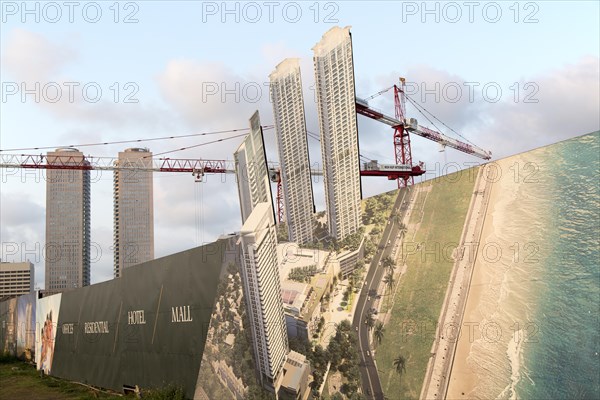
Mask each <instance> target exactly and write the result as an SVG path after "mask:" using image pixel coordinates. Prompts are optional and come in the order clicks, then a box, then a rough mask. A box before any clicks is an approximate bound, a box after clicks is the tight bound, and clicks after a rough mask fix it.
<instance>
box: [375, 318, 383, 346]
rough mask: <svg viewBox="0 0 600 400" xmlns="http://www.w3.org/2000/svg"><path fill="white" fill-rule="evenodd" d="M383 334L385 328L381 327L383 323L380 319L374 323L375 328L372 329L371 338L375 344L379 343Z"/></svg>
mask: <svg viewBox="0 0 600 400" xmlns="http://www.w3.org/2000/svg"><path fill="white" fill-rule="evenodd" d="M384 334H385V328H384V327H383V324H382V323H381V321H377V323H375V329H374V330H373V338H374V339H375V342H377V344H381V341H382V340H383V336H384Z"/></svg>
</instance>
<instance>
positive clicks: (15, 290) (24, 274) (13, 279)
mask: <svg viewBox="0 0 600 400" xmlns="http://www.w3.org/2000/svg"><path fill="white" fill-rule="evenodd" d="M34 281H35V270H34V268H33V264H32V263H31V262H29V261H25V262H0V298H2V297H16V296H20V295H22V294H28V293H31V292H33V290H34V289H33V285H34Z"/></svg>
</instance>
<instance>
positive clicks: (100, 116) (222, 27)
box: [0, 1, 600, 285]
mask: <svg viewBox="0 0 600 400" xmlns="http://www.w3.org/2000/svg"><path fill="white" fill-rule="evenodd" d="M22 4H24V3H22V2H2V6H1V7H2V25H1V28H0V35H1V41H0V44H1V49H0V55H1V58H2V63H1V70H0V72H1V77H0V78H1V81H2V85H3V86H2V102H1V104H0V113H1V116H0V148H1V149H7V148H20V147H34V146H54V145H67V144H76V143H89V142H96V141H100V140H102V141H110V140H124V139H128V138H130V139H138V138H148V137H158V136H165V135H179V134H187V133H193V132H199V131H210V130H218V129H233V128H243V127H247V126H248V119H249V117H250V115H251V114H252V112H253V111H254V110H255V109H258V110H259V111H260V112H261V118H262V122H263V124H265V125H268V124H272V121H273V120H272V111H271V106H270V104H269V101H268V88H267V86H266V85H265V83H266V82H268V74H269V73H270V72H271V71H272V70H273V69H274V68H275V66H276V65H277V63H279V62H280V61H282V60H283V59H284V58H286V57H299V58H300V59H301V66H302V74H303V82H304V86H305V98H304V102H305V106H306V114H307V125H308V129H309V130H311V131H312V132H318V124H317V120H316V107H315V104H314V101H313V99H312V97H311V91H310V86H311V85H312V83H313V81H314V76H313V71H312V51H311V48H312V47H313V46H314V45H315V44H316V43H317V42H318V40H319V39H320V38H321V36H322V35H323V33H324V32H326V31H327V30H328V29H329V28H331V27H332V26H335V25H340V26H346V25H351V26H352V35H353V48H354V62H355V73H356V90H357V94H358V95H359V96H361V95H363V96H366V95H370V94H372V93H375V92H377V91H378V90H381V89H383V88H385V87H389V86H391V85H392V84H394V83H396V82H397V79H398V77H399V76H405V77H406V78H407V80H408V81H409V82H414V83H415V85H417V86H415V87H418V88H429V89H435V87H436V84H437V85H439V87H440V88H443V87H445V85H451V86H453V87H455V86H459V87H461V88H462V89H463V92H462V95H461V96H460V98H459V99H458V101H448V96H449V95H448V93H453V92H446V95H447V96H444V93H442V91H441V89H440V90H439V91H437V93H438V94H440V93H441V98H440V99H439V100H438V101H436V99H435V97H434V95H427V96H425V97H423V96H422V94H423V93H422V91H421V90H419V91H417V92H415V93H414V94H413V98H414V99H415V100H417V101H419V102H420V103H422V105H424V106H425V107H426V108H427V109H428V110H430V111H432V112H433V113H434V114H435V115H436V116H438V117H440V119H442V121H444V122H445V123H447V124H448V125H449V126H451V127H453V128H454V129H456V130H458V131H459V132H461V134H463V135H464V136H465V137H467V138H468V139H469V140H471V141H473V142H474V143H476V144H477V145H479V146H480V147H483V148H485V149H489V150H492V152H493V153H494V156H495V158H497V157H503V156H508V155H511V154H514V153H517V152H521V151H525V150H528V149H531V148H534V147H538V146H541V145H545V144H549V143H552V142H555V141H557V140H561V139H565V138H568V137H572V136H576V135H579V134H583V133H587V132H589V131H593V130H597V129H598V127H599V115H598V108H599V100H598V92H599V89H600V88H599V78H598V74H599V73H598V71H599V70H598V62H599V61H598V60H599V56H600V54H599V51H600V50H599V49H600V42H599V37H600V27H599V17H598V16H599V14H600V10H599V3H598V2H596V1H580V2H566V1H565V2H561V1H547V2H514V1H509V2H474V3H469V2H427V3H424V2H421V1H419V2H391V1H389V2H388V1H379V2H377V1H376V2H365V1H352V2H320V3H315V2H252V3H244V2H229V3H227V5H226V6H224V3H223V2H192V1H179V2H164V1H137V2H120V3H115V2H112V1H110V2H97V3H89V2H78V3H77V6H76V7H75V9H74V13H73V22H72V23H71V22H69V15H68V13H69V9H68V8H67V7H66V6H65V5H64V4H63V3H62V2H57V3H53V4H56V5H57V6H56V7H55V8H53V7H54V6H47V5H45V4H46V3H39V2H27V3H26V4H27V7H28V8H29V9H31V10H34V11H33V14H23V8H22ZM36 4H37V6H36ZM115 4H116V6H115ZM469 4H472V7H473V8H471V9H470V8H469V7H470V6H469ZM35 7H37V10H39V12H37V15H36V11H35V10H36V8H35ZM44 7H46V8H44ZM224 7H227V8H228V9H229V10H233V12H232V13H229V14H225V13H224ZM269 7H272V10H273V14H272V21H270V20H269ZM84 8H85V9H86V10H87V13H85V14H84V13H83V9H84ZM98 8H99V9H100V10H101V12H102V15H101V16H100V17H99V20H98V22H96V23H91V22H88V21H87V20H86V18H87V19H88V20H93V19H94V17H95V10H96V9H98ZM117 8H118V9H119V14H118V16H117V19H118V21H119V22H117V23H115V22H114V19H115V17H116V15H115V10H116V9H117ZM424 8H427V10H430V11H431V10H432V12H430V13H429V14H425V13H424V11H425V10H424ZM56 10H60V12H61V15H62V17H61V18H60V19H58V18H56V19H57V21H56V22H54V23H53V22H51V21H50V20H52V19H55V16H56V15H57V14H56ZM257 10H260V12H261V15H262V16H261V18H256V16H257V14H256V11H257ZM284 10H285V11H284ZM298 10H300V14H297V11H298ZM317 10H318V15H317V14H316V11H317ZM470 10H471V11H472V15H471V16H472V22H471V21H469V17H470V16H469V12H470ZM497 10H500V13H501V14H497ZM457 11H458V12H460V18H458V14H457ZM517 11H518V12H517ZM127 15H130V18H133V19H137V22H134V23H124V19H125V18H126V16H127ZM36 17H38V18H39V22H36V21H35V18H36ZM236 18H238V19H239V22H236ZM436 18H437V20H438V21H436ZM315 19H316V20H317V21H316V22H315ZM515 19H516V21H515ZM23 20H25V22H23ZM295 20H297V21H296V22H294V21H295ZM453 20H458V21H457V22H452V21H453ZM495 20H497V21H496V22H494V21H495ZM253 21H255V22H253ZM526 21H527V22H526ZM36 82H39V84H40V85H41V87H43V86H44V85H45V84H48V83H49V82H57V83H58V84H59V85H62V88H63V95H64V96H63V98H62V99H61V100H60V101H58V102H56V103H52V102H50V101H48V99H46V98H44V96H42V98H41V100H40V101H39V102H36V101H34V99H33V96H32V95H29V96H26V97H25V101H22V98H21V93H16V94H10V93H9V92H8V89H9V88H14V87H15V86H14V85H15V84H16V85H17V86H18V87H19V88H20V87H21V86H20V85H21V84H25V85H26V87H28V88H33V87H35V86H34V85H35V83H36ZM64 82H77V83H78V84H79V87H82V86H83V85H85V84H89V83H94V85H95V86H97V87H100V88H101V89H102V96H101V97H100V100H99V101H98V102H97V103H91V102H89V101H86V100H85V99H84V98H82V95H81V93H80V92H78V91H77V90H76V91H75V98H74V101H73V102H69V101H65V96H66V94H67V91H66V90H67V89H66V87H65V86H64V85H63V83H64ZM115 82H117V86H118V87H119V95H120V96H119V99H118V101H117V102H115V101H114V98H113V96H114V93H115V92H114V89H113V90H111V87H113V88H114V86H113V85H114V83H115ZM128 82H130V83H132V84H134V87H135V88H137V92H136V93H135V95H134V96H133V98H134V99H137V100H138V102H137V103H125V102H124V101H123V100H124V97H123V96H124V95H125V94H127V93H131V90H129V89H131V88H132V86H129V87H128V88H129V89H127V88H126V87H125V86H124V85H125V84H126V83H128ZM464 82H471V85H472V87H473V88H474V92H473V94H474V98H473V99H472V101H471V99H468V92H467V90H468V86H466V85H465V83H464ZM207 85H208V86H207ZM210 85H216V87H219V88H227V89H229V90H233V91H234V92H236V87H238V88H240V89H239V90H237V92H236V94H239V97H240V98H239V99H238V100H239V101H236V99H235V98H234V97H235V95H234V94H230V95H227V96H225V98H224V99H223V98H222V97H221V95H222V92H220V89H219V93H216V94H214V95H209V94H208V93H207V92H206V90H205V89H206V88H208V87H209V86H210ZM236 85H237V86H236ZM486 85H487V86H486ZM525 85H529V86H525ZM210 87H215V86H210ZM256 87H259V88H260V87H262V90H261V91H260V92H256V91H255V92H252V91H251V90H250V89H252V88H256ZM483 87H492V89H494V88H500V90H501V91H502V93H501V94H499V95H498V96H497V97H494V96H495V94H494V92H488V93H483V91H482V88H483ZM243 88H247V89H248V90H250V91H249V92H243ZM517 89H518V94H519V96H518V97H517V98H515V93H516V91H517ZM490 93H491V95H490ZM244 94H246V96H244ZM452 95H454V94H452ZM486 95H487V96H488V97H487V98H486ZM490 96H492V97H493V100H497V101H490ZM527 96H529V97H527ZM450 100H452V99H450ZM525 100H536V101H537V102H535V103H529V102H526V101H525ZM373 105H374V106H376V107H378V108H381V109H384V110H386V111H387V112H389V113H392V112H393V109H392V107H391V105H392V103H391V97H390V94H389V93H388V94H387V95H383V96H380V97H379V98H377V99H374V100H373ZM409 113H410V114H411V115H412V114H414V115H415V116H416V117H418V118H419V121H420V122H426V121H425V120H424V119H423V117H422V116H420V115H418V114H417V112H416V110H414V109H411V108H409ZM444 133H449V134H451V132H447V131H445V132H444ZM268 135H270V136H268ZM267 136H268V137H267V138H266V140H267V146H268V153H269V157H270V158H271V159H273V160H276V149H275V146H274V141H273V138H272V136H273V134H272V131H271V133H267ZM359 136H360V146H361V153H363V154H366V155H369V156H370V157H371V158H378V159H380V160H382V161H386V162H391V161H392V158H393V150H392V146H391V132H390V130H389V129H388V128H386V127H385V126H379V125H377V124H376V123H373V122H371V121H364V120H362V118H361V119H359ZM202 141H205V139H202V138H200V139H198V138H196V139H193V140H192V139H186V140H181V141H177V142H170V143H169V142H164V143H163V142H161V143H158V142H153V143H152V144H151V145H149V147H150V148H151V150H153V151H154V152H155V153H156V152H160V151H164V150H168V149H172V148H176V147H182V146H186V145H193V144H197V143H201V142H202ZM240 141H241V139H236V140H229V141H226V142H222V143H220V144H219V145H214V146H206V147H201V148H199V149H196V150H194V151H185V152H180V153H173V154H172V155H170V156H171V157H194V158H216V159H220V158H226V159H231V157H232V153H233V151H234V150H235V148H236V147H237V146H238V145H239V143H240ZM122 148H123V146H103V147H95V148H86V153H89V154H92V155H98V156H116V154H117V152H118V151H119V150H122ZM34 153H36V154H37V153H39V152H34ZM319 158H320V153H319V148H318V144H317V143H312V142H311V161H312V162H320V160H319ZM413 158H414V159H415V160H423V161H426V162H427V165H428V168H429V166H435V163H444V162H457V163H459V164H460V165H464V164H463V163H464V162H474V161H478V160H477V159H472V158H470V157H467V156H464V155H461V154H459V153H456V152H454V151H451V150H447V151H446V152H445V153H440V152H438V148H437V146H436V145H435V144H432V143H428V142H426V141H424V140H419V138H417V139H415V140H413ZM432 168H433V167H432ZM438 170H443V167H440V168H438ZM213 178H215V177H209V181H208V182H207V183H205V184H194V183H193V180H192V178H191V177H189V176H187V174H186V175H179V174H172V175H166V174H162V175H158V174H157V175H156V177H155V208H156V211H155V224H156V226H155V232H156V255H157V256H162V255H167V254H170V253H172V252H175V251H180V250H184V249H186V248H189V247H192V246H194V245H197V244H199V242H202V241H211V240H214V239H215V238H216V237H217V236H218V235H219V234H221V233H224V232H230V231H233V230H236V229H239V216H238V215H239V212H238V204H237V194H236V190H235V181H234V180H233V179H232V178H231V177H229V178H227V177H226V178H225V182H222V179H221V178H220V177H216V178H215V179H213ZM211 179H212V180H211ZM38 181H39V182H38ZM111 181H112V176H110V174H103V175H101V176H98V179H97V181H96V182H95V183H94V184H93V187H92V241H95V243H97V244H98V247H99V248H100V249H102V254H101V255H100V256H99V257H98V259H97V260H95V263H94V264H93V265H92V281H94V282H98V281H102V280H106V279H109V278H110V277H111V276H112V250H111V249H110V246H111V244H112V243H111V242H112V214H111V213H112V184H111ZM314 186H315V188H314V190H315V196H316V202H317V207H318V208H319V209H323V199H322V197H323V196H322V193H323V189H322V182H320V181H317V182H315V185H314ZM363 187H364V191H365V195H372V194H375V193H379V192H381V191H385V190H390V189H392V188H393V187H394V184H393V183H392V182H387V181H381V180H375V179H373V178H371V179H366V180H365V181H363ZM0 200H1V202H0V216H1V217H2V226H1V231H0V241H1V242H2V246H3V247H2V254H0V257H2V259H11V258H12V259H15V260H19V259H21V258H36V259H37V260H35V261H37V262H36V274H37V279H36V281H37V282H38V284H40V285H43V259H42V258H43V257H40V256H39V254H37V255H35V254H32V253H35V252H36V251H37V250H33V251H32V250H31V249H35V248H36V245H35V243H39V245H38V247H37V248H40V249H41V248H43V243H44V215H45V214H44V213H45V211H44V208H45V187H44V185H43V176H42V175H39V174H38V175H36V174H35V173H33V172H31V171H29V172H26V173H25V172H15V171H8V172H7V171H6V170H5V171H3V172H2V180H1V182H0ZM13 243H16V244H17V245H18V250H17V251H16V252H15V251H12V250H11V251H9V252H7V246H9V244H13ZM32 243H33V244H32ZM23 244H25V245H23ZM12 248H13V247H11V249H12ZM7 253H15V254H7ZM38 253H39V252H38Z"/></svg>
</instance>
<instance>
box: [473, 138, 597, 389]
mask: <svg viewBox="0 0 600 400" xmlns="http://www.w3.org/2000/svg"><path fill="white" fill-rule="evenodd" d="M499 165H500V166H501V170H502V178H501V179H500V181H499V182H497V183H496V185H499V188H498V189H499V191H497V192H496V193H498V194H497V201H496V202H495V204H494V207H493V209H492V211H491V212H490V213H489V214H488V215H489V216H490V217H491V218H492V220H493V229H491V230H490V231H489V232H488V233H487V237H482V240H483V242H484V243H491V245H488V246H487V250H488V251H487V252H486V253H487V256H486V257H484V258H485V262H484V263H483V267H482V269H483V271H485V272H484V273H485V274H486V276H487V277H488V278H489V281H490V282H491V284H490V285H489V287H487V288H486V290H484V294H483V295H482V297H481V300H480V303H479V305H478V308H477V310H478V312H480V313H481V315H482V317H483V320H482V326H486V327H487V329H486V335H483V336H482V337H481V338H478V339H477V340H475V341H474V343H473V346H472V347H471V352H470V355H469V357H468V363H469V364H470V365H471V367H475V368H474V370H476V371H477V377H478V382H477V385H476V387H475V389H474V391H473V392H471V393H470V395H471V396H473V397H476V398H482V399H496V398H498V399H600V355H599V353H600V317H599V316H600V261H599V260H600V250H599V246H600V133H598V132H596V133H593V134H589V135H585V136H580V137H578V138H575V139H571V140H568V141H565V142H561V143H558V144H556V145H553V146H549V147H545V148H541V149H537V150H535V151H532V152H528V153H524V154H521V155H517V156H514V157H510V158H508V159H505V160H502V161H500V162H499ZM498 189H496V190H498Z"/></svg>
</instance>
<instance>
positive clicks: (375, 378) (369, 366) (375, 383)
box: [352, 188, 411, 400]
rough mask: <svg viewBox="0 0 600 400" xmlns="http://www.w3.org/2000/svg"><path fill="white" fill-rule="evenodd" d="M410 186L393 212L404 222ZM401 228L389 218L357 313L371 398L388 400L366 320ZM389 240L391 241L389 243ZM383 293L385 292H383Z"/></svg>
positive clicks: (363, 374) (362, 369) (364, 375)
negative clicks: (386, 258) (384, 260)
mask: <svg viewBox="0 0 600 400" xmlns="http://www.w3.org/2000/svg"><path fill="white" fill-rule="evenodd" d="M409 189H410V188H407V189H404V190H402V191H401V192H400V195H399V196H398V197H397V198H396V202H395V203H394V208H393V212H398V211H399V212H400V218H399V220H400V221H402V220H403V219H404V215H405V214H406V211H407V209H408V206H409V204H410V196H411V190H409ZM399 228H400V225H399V224H398V223H396V222H395V221H393V220H392V219H390V220H389V222H388V223H387V224H386V226H385V228H384V231H383V235H382V237H381V241H380V242H379V245H378V248H377V251H376V252H375V255H374V256H373V260H372V261H371V266H370V268H369V272H368V273H367V277H366V279H365V282H366V285H365V284H364V285H363V287H362V290H361V292H360V296H359V297H358V300H357V305H356V312H355V313H354V320H353V323H352V327H353V328H354V329H355V330H358V343H359V355H360V365H359V371H360V378H361V382H362V391H363V395H364V396H365V397H366V398H367V399H376V400H384V395H383V390H382V388H381V382H380V380H379V375H378V374H377V365H376V364H375V359H374V358H373V352H372V351H371V349H370V347H369V328H368V327H367V325H366V324H365V321H366V319H367V315H368V311H369V310H370V309H371V308H372V307H374V306H375V299H376V296H377V288H378V287H379V284H380V282H381V280H382V279H383V277H384V273H385V268H383V267H382V266H381V265H380V262H381V260H382V259H383V258H385V257H386V256H389V255H391V253H392V247H393V245H394V242H395V240H396V238H397V236H398V234H399ZM388 242H389V243H390V244H389V245H388ZM380 294H381V295H383V293H380ZM357 328H358V329H357Z"/></svg>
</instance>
